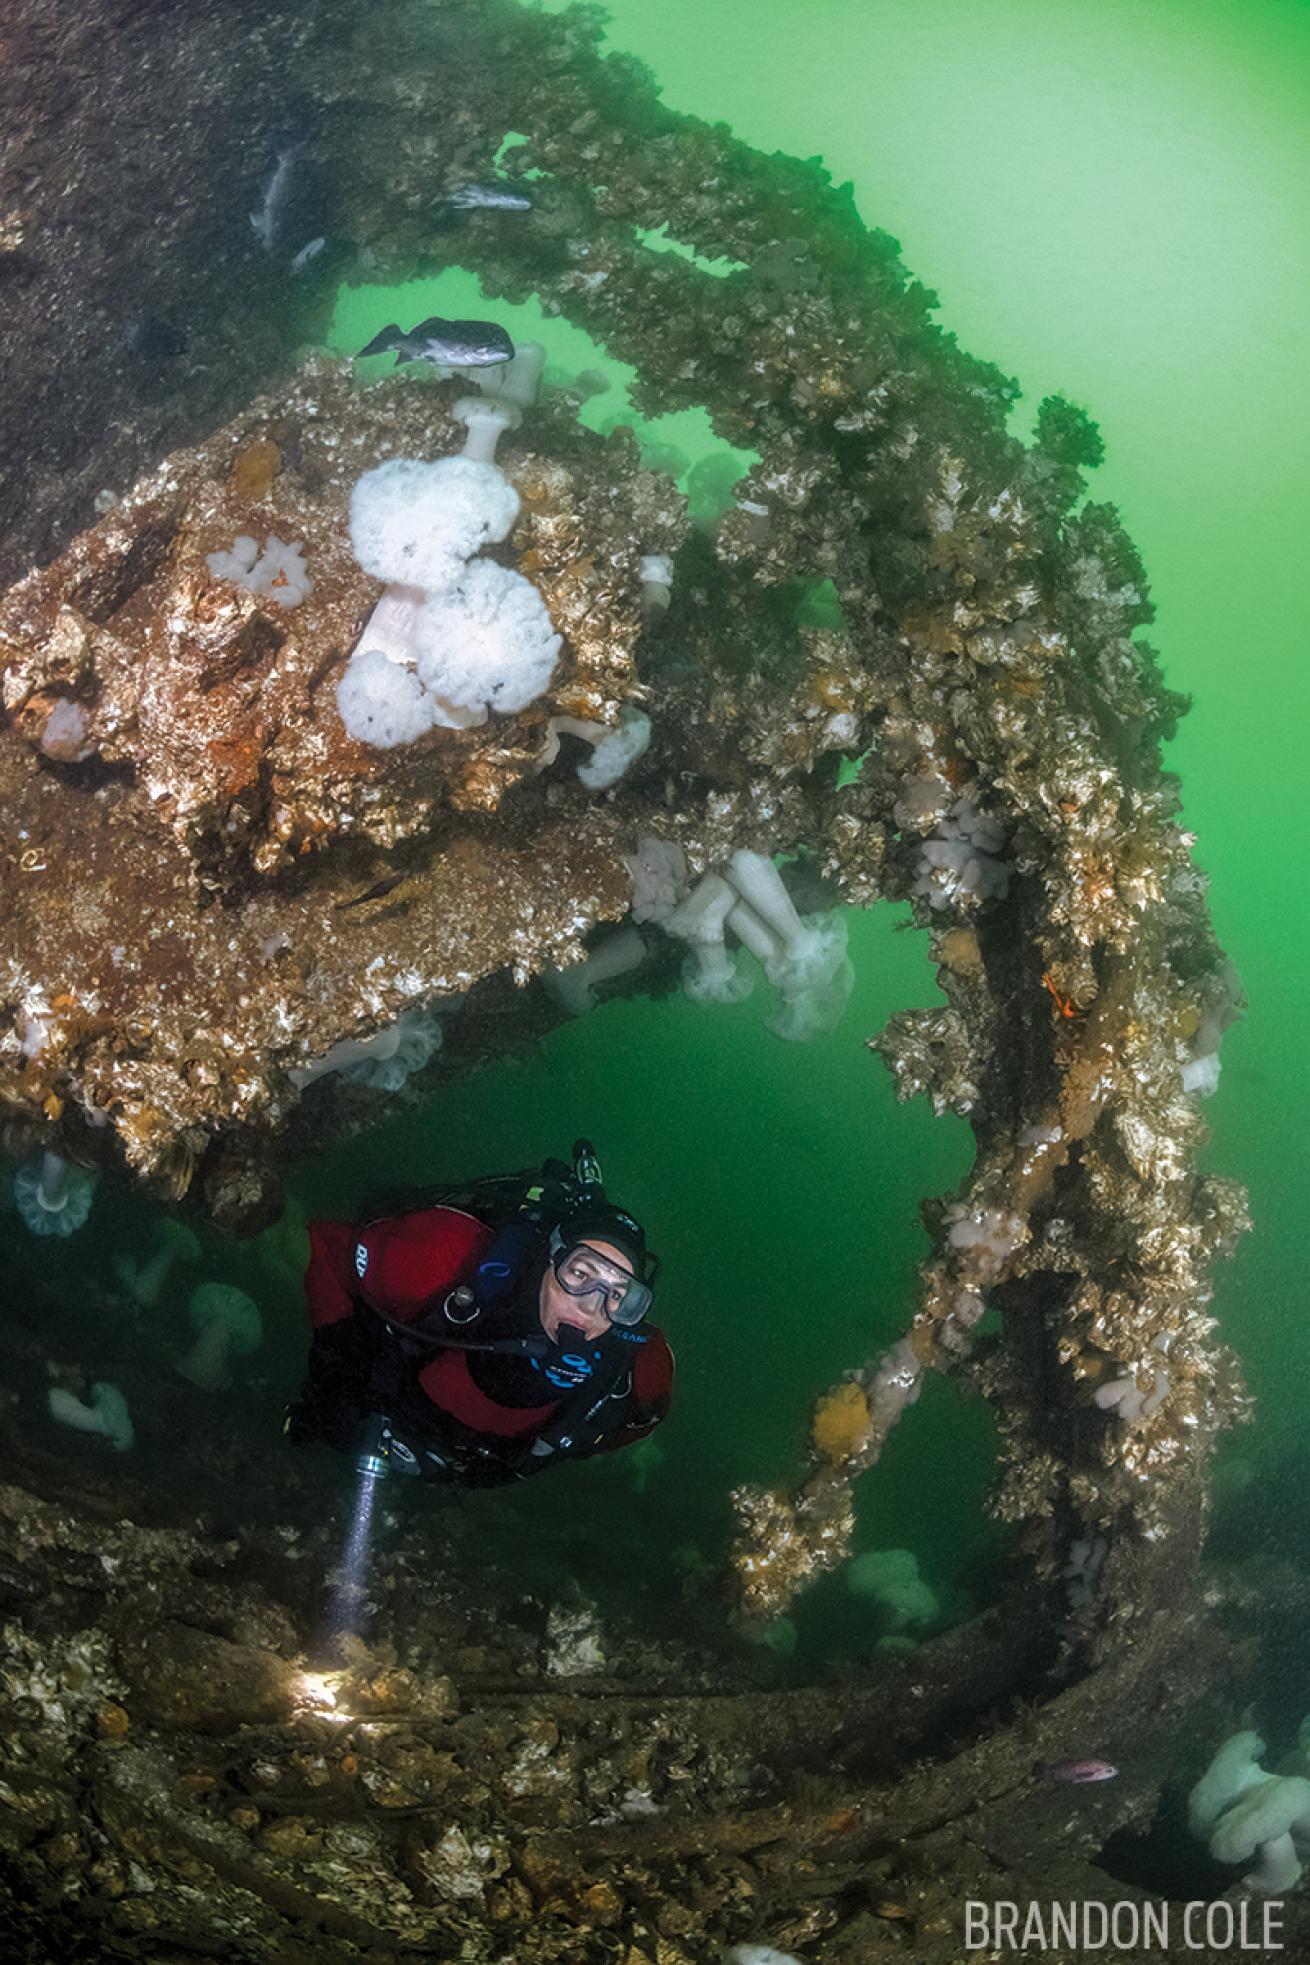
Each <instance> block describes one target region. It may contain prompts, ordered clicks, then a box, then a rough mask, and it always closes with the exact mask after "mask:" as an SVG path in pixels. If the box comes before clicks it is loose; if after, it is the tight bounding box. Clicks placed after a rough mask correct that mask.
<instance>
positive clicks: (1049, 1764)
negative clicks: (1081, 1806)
mask: <svg viewBox="0 0 1310 1965" xmlns="http://www.w3.org/2000/svg"><path fill="white" fill-rule="evenodd" d="M1118 1772H1119V1769H1118V1768H1117V1767H1112V1766H1111V1765H1110V1762H1109V1761H1108V1760H1035V1761H1034V1762H1033V1773H1034V1774H1035V1775H1037V1776H1038V1778H1039V1779H1040V1780H1043V1781H1059V1782H1062V1783H1067V1784H1068V1785H1070V1786H1072V1787H1083V1786H1085V1785H1086V1784H1087V1783H1089V1782H1091V1781H1113V1780H1114V1778H1115V1776H1116V1775H1117V1774H1118Z"/></svg>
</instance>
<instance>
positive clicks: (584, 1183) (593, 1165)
mask: <svg viewBox="0 0 1310 1965" xmlns="http://www.w3.org/2000/svg"><path fill="white" fill-rule="evenodd" d="M573 1178H574V1180H576V1181H577V1183H578V1185H579V1187H582V1188H593V1187H594V1188H595V1189H596V1191H597V1194H598V1195H599V1194H600V1192H602V1191H603V1189H604V1186H605V1176H604V1174H603V1173H602V1172H601V1170H600V1161H599V1160H598V1159H597V1157H596V1149H595V1147H594V1146H593V1145H592V1143H591V1141H590V1140H589V1139H575V1140H574V1142H573Z"/></svg>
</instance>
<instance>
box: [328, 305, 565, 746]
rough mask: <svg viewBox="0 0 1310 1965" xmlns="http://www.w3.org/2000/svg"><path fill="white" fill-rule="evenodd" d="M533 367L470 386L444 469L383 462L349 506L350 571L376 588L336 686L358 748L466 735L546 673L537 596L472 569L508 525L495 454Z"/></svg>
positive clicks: (526, 362)
mask: <svg viewBox="0 0 1310 1965" xmlns="http://www.w3.org/2000/svg"><path fill="white" fill-rule="evenodd" d="M539 355H540V351H539V350H537V349H536V347H535V344H529V345H527V346H525V347H524V348H521V349H519V350H518V351H517V352H516V355H515V358H514V360H513V361H512V362H509V363H507V364H506V365H505V366H506V370H507V371H508V373H507V374H506V375H505V376H504V377H503V378H502V379H501V380H500V381H499V384H498V389H497V393H495V394H489V393H485V391H486V388H487V385H486V384H484V393H483V394H481V395H476V396H461V397H460V398H459V400H458V401H457V402H456V403H455V405H454V411H453V413H454V416H455V418H456V420H457V421H458V422H461V423H463V425H464V427H465V430H466V432H467V435H466V438H465V443H464V448H463V450H462V451H461V452H459V453H458V454H457V455H456V456H453V457H440V458H437V459H435V460H434V461H428V460H424V459H420V458H411V457H393V458H389V459H388V460H387V462H386V463H385V464H379V465H378V466H377V467H376V468H375V469H374V470H371V471H366V472H365V473H364V475H363V476H362V477H361V478H360V479H359V481H358V482H357V484H356V485H355V487H354V490H353V492H352V493H351V499H350V538H351V545H352V547H353V550H354V554H355V558H356V559H357V561H358V562H359V564H360V566H362V567H363V569H364V571H365V572H366V573H371V574H373V575H375V576H376V577H377V578H378V579H380V580H383V581H385V582H386V586H385V589H384V591H383V594H382V597H381V599H380V600H379V602H378V604H377V606H376V607H375V608H374V610H373V612H372V614H371V615H370V616H369V619H368V622H367V623H366V625H365V628H364V632H363V634H362V635H361V637H360V639H359V642H358V644H357V646H356V648H355V650H354V652H353V654H352V655H351V657H350V660H349V662H348V663H347V665H346V669H345V672H344V674H343V675H342V677H341V680H340V682H339V683H338V685H337V708H338V710H339V711H340V714H341V720H342V722H343V723H344V724H345V726H346V728H347V730H348V731H349V732H350V734H351V736H352V737H357V738H359V739H360V740H361V741H362V742H363V743H366V744H371V745H373V746H374V747H375V748H377V749H381V750H391V749H394V748H395V747H396V746H398V745H401V744H410V743H413V742H414V741H415V739H416V738H418V737H421V736H423V735H424V733H425V732H426V731H428V730H432V729H435V728H444V729H452V730H467V729H471V728H474V727H475V726H477V725H479V724H482V723H485V722H486V720H487V717H488V716H489V715H490V714H491V713H492V711H496V712H499V713H508V712H512V711H515V710H521V709H523V708H525V707H526V705H527V704H528V703H530V702H532V701H533V700H534V699H535V698H536V697H538V696H540V695H541V694H542V692H543V691H544V690H545V689H546V687H547V685H548V684H549V682H550V679H551V676H552V675H553V674H554V671H555V666H556V663H557V661H558V659H559V651H560V637H559V636H558V635H557V634H556V633H555V631H554V628H553V626H552V623H551V619H550V615H549V613H548V612H547V610H546V606H545V603H544V601H543V600H542V598H541V595H540V594H539V593H538V592H537V589H536V588H535V587H534V586H533V585H532V582H531V581H530V580H526V579H524V577H523V575H522V574H521V573H516V572H514V571H513V570H512V569H511V568H509V567H504V566H500V565H498V564H497V562H496V561H494V560H487V559H479V558H478V557H477V555H478V554H479V553H481V551H482V550H483V548H484V547H486V546H491V545H498V544H500V543H501V542H502V541H503V540H504V539H506V538H507V537H508V536H509V532H510V528H511V527H512V526H513V524H514V521H515V519H516V518H517V517H518V514H519V495H518V493H517V492H516V491H515V489H514V487H513V485H511V484H510V482H509V480H508V479H507V478H506V476H505V474H504V472H503V471H502V470H501V469H500V467H499V465H498V464H497V463H496V447H497V445H498V443H499V441H500V439H501V437H502V436H503V435H504V434H505V432H506V431H507V430H511V429H514V428H515V427H516V426H517V425H518V424H519V422H520V421H521V420H522V404H524V403H527V402H531V401H535V400H536V392H537V388H538V386H539V383H540V366H541V364H540V360H539V359H538V357H539Z"/></svg>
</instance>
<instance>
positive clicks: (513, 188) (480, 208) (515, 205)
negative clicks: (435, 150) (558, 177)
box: [437, 178, 533, 212]
mask: <svg viewBox="0 0 1310 1965" xmlns="http://www.w3.org/2000/svg"><path fill="white" fill-rule="evenodd" d="M532 206H533V199H532V194H531V193H530V192H528V191H525V190H524V189H523V188H522V186H521V185H516V184H511V183H510V182H509V179H508V178H502V179H500V180H499V181H498V182H496V183H493V184H457V185H456V186H455V189H454V190H453V191H447V193H446V195H445V197H444V198H439V199H438V200H437V210H438V211H452V212H530V211H531V210H532Z"/></svg>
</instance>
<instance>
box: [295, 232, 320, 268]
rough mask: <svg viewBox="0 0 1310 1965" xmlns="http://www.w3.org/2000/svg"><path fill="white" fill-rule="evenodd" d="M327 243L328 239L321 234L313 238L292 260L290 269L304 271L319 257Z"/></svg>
mask: <svg viewBox="0 0 1310 1965" xmlns="http://www.w3.org/2000/svg"><path fill="white" fill-rule="evenodd" d="M326 245H327V240H326V239H325V238H323V237H322V236H321V235H320V236H319V237H318V238H317V239H311V240H310V242H309V244H308V245H307V246H302V247H301V248H300V251H299V252H298V253H297V254H296V256H295V258H294V259H293V260H292V262H291V269H290V270H291V271H292V272H293V273H303V272H304V270H305V268H306V267H307V266H309V265H311V264H312V263H313V261H314V260H316V259H317V258H318V256H319V254H320V253H321V252H322V251H323V249H324V247H325V246H326Z"/></svg>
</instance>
